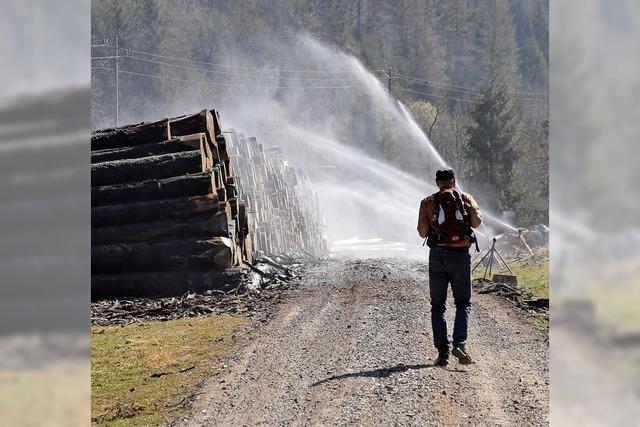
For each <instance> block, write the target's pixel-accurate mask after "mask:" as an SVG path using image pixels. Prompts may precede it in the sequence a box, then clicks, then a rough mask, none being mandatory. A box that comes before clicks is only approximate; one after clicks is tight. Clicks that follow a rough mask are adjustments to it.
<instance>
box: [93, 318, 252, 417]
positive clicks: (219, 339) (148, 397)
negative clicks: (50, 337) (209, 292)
mask: <svg viewBox="0 0 640 427" xmlns="http://www.w3.org/2000/svg"><path fill="white" fill-rule="evenodd" d="M246 322H247V318H244V317H232V316H227V315H223V316H206V317H195V318H185V319H178V320H172V321H168V322H150V323H142V324H133V325H128V326H125V327H92V328H91V332H92V340H91V393H92V399H91V421H92V424H94V425H100V426H113V427H115V426H138V425H155V424H159V423H161V422H162V421H164V420H167V419H171V418H173V417H176V416H179V415H180V414H182V413H184V411H185V410H186V408H185V405H184V403H185V401H186V399H187V398H188V397H190V396H192V395H193V394H194V393H195V392H196V391H197V389H198V387H199V385H200V384H202V382H203V380H204V379H206V378H207V377H210V376H211V375H213V374H214V373H215V372H217V371H218V370H219V367H220V362H219V360H220V357H222V356H225V355H227V354H228V353H229V350H230V349H231V348H232V346H233V344H234V342H235V341H236V335H237V334H238V333H239V332H238V326H240V325H242V324H243V323H246ZM192 367H193V368H192ZM189 368H191V369H189ZM181 370H184V372H180V371H181ZM153 374H166V375H161V376H159V377H155V378H154V377H152V375H153Z"/></svg>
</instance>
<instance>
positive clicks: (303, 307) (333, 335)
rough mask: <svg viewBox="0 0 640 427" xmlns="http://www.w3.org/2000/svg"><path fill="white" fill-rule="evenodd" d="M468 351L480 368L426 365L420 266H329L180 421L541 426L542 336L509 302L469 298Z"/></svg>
mask: <svg viewBox="0 0 640 427" xmlns="http://www.w3.org/2000/svg"><path fill="white" fill-rule="evenodd" d="M450 308H451V307H450ZM453 311H454V310H451V309H450V310H448V316H449V317H452V315H453ZM450 324H453V323H452V322H451V323H450ZM469 345H470V349H471V352H472V355H473V356H475V358H476V359H477V363H476V364H475V365H472V366H470V367H462V366H460V365H458V364H457V362H455V359H454V360H453V361H452V363H451V364H450V365H449V367H448V368H447V369H442V368H435V367H432V366H431V363H432V360H431V359H432V358H433V357H434V356H435V354H434V349H433V348H432V344H431V325H430V305H429V296H428V285H427V275H426V265H425V263H416V262H414V261H408V260H404V259H388V260H379V259H375V260H373V259H372V260H345V259H338V260H328V261H326V262H323V263H322V264H321V265H319V266H316V267H313V268H312V269H310V271H309V272H308V274H307V275H306V277H304V278H303V279H301V280H300V283H299V284H298V285H297V286H296V287H295V288H293V289H292V290H290V291H289V293H288V295H287V297H286V298H285V299H284V302H283V303H281V305H280V306H279V307H278V308H277V312H276V314H275V315H274V316H273V317H272V319H271V320H270V321H269V323H268V324H266V325H263V326H261V327H259V328H258V329H257V330H256V332H255V334H254V339H253V340H251V341H249V343H248V344H247V345H246V346H245V347H244V348H239V349H238V351H239V353H238V355H237V357H236V358H235V359H236V360H235V361H231V362H229V365H230V367H229V368H228V371H227V372H226V373H224V374H221V375H219V376H217V377H215V378H212V379H211V380H210V381H209V382H208V384H207V385H206V386H205V388H204V390H203V393H204V394H203V395H202V398H201V399H200V400H199V401H198V402H196V404H195V407H194V413H193V415H192V416H191V417H190V418H189V419H188V420H187V421H185V422H184V424H187V425H209V426H219V425H230V426H231V425H233V426H243V425H247V426H254V425H384V426H387V425H398V426H401V425H426V426H428V425H434V426H435V425H474V426H476V425H505V426H506V425H518V426H521V425H544V424H546V419H547V416H548V394H547V384H548V368H547V341H546V335H545V334H544V333H542V332H541V331H538V330H537V329H536V328H535V327H534V326H533V325H532V323H531V322H530V321H529V320H528V319H527V317H526V315H525V314H523V313H522V312H520V311H518V309H516V308H514V307H513V306H511V305H510V304H509V303H508V302H506V301H502V300H499V299H498V298H496V297H494V296H491V295H475V294H474V310H473V314H472V323H471V330H470V344H469Z"/></svg>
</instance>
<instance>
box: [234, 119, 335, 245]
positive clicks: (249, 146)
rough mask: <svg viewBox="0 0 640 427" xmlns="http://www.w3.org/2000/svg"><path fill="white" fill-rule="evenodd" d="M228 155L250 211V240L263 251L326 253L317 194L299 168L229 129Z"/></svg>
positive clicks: (274, 150)
mask: <svg viewBox="0 0 640 427" xmlns="http://www.w3.org/2000/svg"><path fill="white" fill-rule="evenodd" d="M227 136H228V138H227V141H228V142H229V154H230V157H231V162H232V163H233V165H234V168H235V169H234V170H235V171H236V172H237V175H238V176H239V178H240V179H239V182H240V183H241V184H242V186H243V188H242V191H241V193H242V194H243V202H244V204H243V205H244V206H245V208H246V209H248V211H249V212H250V213H251V215H250V217H249V219H250V222H249V235H250V236H251V239H252V241H251V244H252V246H253V247H254V248H255V249H256V251H260V252H263V253H266V254H286V253H290V252H295V251H301V252H304V253H306V254H308V255H311V256H314V257H320V256H324V255H326V254H327V253H328V247H327V242H326V238H325V237H324V230H325V228H326V227H325V225H324V218H323V215H322V212H321V210H320V207H319V202H318V195H317V194H315V193H314V192H313V191H312V190H311V187H310V185H309V179H308V177H307V176H306V174H305V173H304V171H302V170H296V169H295V168H293V167H292V166H289V165H288V163H287V159H286V157H285V155H284V153H283V151H282V149H281V148H280V147H278V146H276V147H269V148H265V147H264V146H263V145H262V144H259V143H258V141H257V140H256V138H255V137H250V138H247V137H245V136H244V135H243V134H238V133H235V132H234V131H233V130H231V131H229V132H227Z"/></svg>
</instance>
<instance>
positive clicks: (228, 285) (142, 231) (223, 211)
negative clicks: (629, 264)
mask: <svg viewBox="0 0 640 427" xmlns="http://www.w3.org/2000/svg"><path fill="white" fill-rule="evenodd" d="M234 147H235V148H234V150H235V151H234V159H233V161H232V159H231V157H230V155H229V151H228V148H229V147H228V146H227V138H225V135H224V134H223V132H222V128H221V122H220V117H219V115H218V113H217V112H216V111H215V110H203V111H201V112H199V113H197V114H193V115H189V116H182V117H177V118H168V119H163V120H160V121H157V122H151V123H141V124H136V125H127V126H123V127H119V128H112V129H104V130H100V131H96V132H94V134H93V135H92V138H91V186H92V188H91V200H92V201H91V205H92V206H91V221H92V224H91V245H92V247H91V272H92V286H91V288H92V298H94V299H99V298H109V297H121V296H149V297H153V296H166V295H178V294H182V293H184V292H186V291H203V290H207V289H221V290H229V289H233V288H235V287H236V286H238V285H239V283H240V281H241V280H242V277H243V275H244V274H246V272H247V271H248V266H250V265H251V263H252V261H253V257H254V255H255V254H262V253H264V254H273V253H277V252H279V251H283V252H288V251H296V250H299V251H305V252H306V251H308V252H309V253H313V254H316V255H323V254H324V253H323V252H322V248H326V243H322V242H320V243H318V242H313V243H311V242H309V243H304V239H302V240H296V241H294V240H292V237H291V236H290V234H291V233H293V234H295V235H297V233H305V227H304V226H302V225H301V224H310V225H313V226H316V225H317V226H319V225H321V223H319V222H316V223H312V222H308V223H306V222H305V221H307V219H308V218H309V217H310V215H308V214H307V215H306V216H305V215H304V214H303V213H302V212H303V211H304V210H301V206H300V205H296V202H293V200H300V198H297V199H296V198H294V197H293V195H292V194H290V193H292V191H293V190H292V188H293V187H292V185H295V184H294V183H295V177H288V179H289V181H288V184H287V183H285V182H284V180H285V178H287V177H285V176H283V175H282V173H283V172H285V169H283V168H282V165H281V164H280V162H268V163H264V165H261V166H259V167H257V168H255V169H254V170H255V171H256V173H257V174H259V175H260V180H259V181H258V182H259V184H260V185H261V187H260V188H259V190H258V191H257V192H256V191H254V190H253V189H252V187H251V185H246V186H245V188H246V189H247V190H248V191H250V193H247V194H243V193H242V191H241V189H242V184H241V182H240V178H239V176H238V174H236V173H235V170H234V168H235V165H234V164H233V162H235V161H238V164H242V165H243V167H245V166H246V165H247V162H248V163H251V160H248V159H243V160H240V159H239V158H237V156H235V154H237V152H238V151H237V146H234ZM285 164H286V163H285ZM247 179H249V178H247ZM292 180H293V181H292ZM251 184H253V182H252V183H251ZM274 188H279V189H280V191H276V193H277V196H272V195H269V196H268V197H266V196H264V195H260V197H257V198H256V200H267V202H266V204H265V205H264V206H263V205H260V206H261V207H260V208H259V209H258V210H256V211H255V212H256V213H257V212H259V214H260V215H261V216H260V218H257V217H255V218H254V217H253V216H252V214H251V213H250V212H251V210H250V209H249V206H251V207H253V204H252V203H253V198H252V197H250V195H253V196H255V195H256V194H258V193H260V192H262V191H270V190H272V189H274ZM249 189H251V190H249ZM282 191H284V193H282ZM263 196H264V197H266V199H264V197H263ZM271 197H277V198H278V201H277V202H274V201H273V200H272V199H271ZM287 197H289V198H288V199H287ZM309 197H310V198H312V199H314V197H313V196H312V195H311V193H310V194H309ZM314 200H315V203H317V198H316V199H314ZM287 201H289V202H287ZM281 202H282V203H281ZM274 203H278V204H274ZM287 203H289V204H288V206H289V208H291V209H292V210H294V211H296V212H297V213H295V214H290V215H289V216H288V217H287V218H288V219H289V224H288V227H289V228H290V229H291V230H296V231H293V232H289V231H287V232H285V231H283V230H284V229H285V228H286V225H281V224H280V223H281V219H280V218H277V219H276V218H275V217H274V216H273V215H274V214H275V213H276V212H278V214H281V213H282V211H280V210H276V207H277V208H278V209H279V208H284V207H285V206H287ZM305 208H306V205H305ZM315 215H320V214H319V213H318V214H315ZM311 216H313V215H311ZM318 218H320V217H319V216H318ZM272 223H273V224H275V223H277V224H278V226H274V225H271V224H272ZM252 232H255V233H264V235H263V237H261V238H256V236H254V235H252ZM311 235H312V236H318V235H319V236H321V234H318V233H315V232H314V233H311ZM314 238H316V237H314ZM306 239H307V240H309V237H307V238H306ZM271 241H277V242H278V243H277V244H275V245H270V242H271ZM254 244H256V246H254ZM309 249H311V250H309ZM274 251H276V252H274Z"/></svg>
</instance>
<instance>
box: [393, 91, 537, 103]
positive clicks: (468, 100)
mask: <svg viewBox="0 0 640 427" xmlns="http://www.w3.org/2000/svg"><path fill="white" fill-rule="evenodd" d="M397 89H398V90H401V91H404V92H411V93H415V94H419V95H426V96H432V97H434V98H442V99H450V100H452V101H460V102H468V103H474V102H476V101H477V99H478V98H476V99H475V100H473V99H463V98H453V97H450V96H445V95H437V94H434V93H427V92H421V91H418V90H412V89H406V88H402V87H399V88H397ZM518 105H520V106H521V107H544V106H545V104H518Z"/></svg>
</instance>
